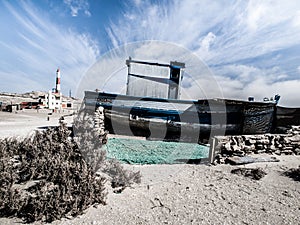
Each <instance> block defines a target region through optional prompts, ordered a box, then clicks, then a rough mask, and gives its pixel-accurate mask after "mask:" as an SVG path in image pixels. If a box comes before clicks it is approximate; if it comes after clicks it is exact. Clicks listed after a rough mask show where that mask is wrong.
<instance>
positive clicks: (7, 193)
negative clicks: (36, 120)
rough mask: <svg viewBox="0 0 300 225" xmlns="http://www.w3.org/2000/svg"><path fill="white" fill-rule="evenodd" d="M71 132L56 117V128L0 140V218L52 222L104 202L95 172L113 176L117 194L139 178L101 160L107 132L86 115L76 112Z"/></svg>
mask: <svg viewBox="0 0 300 225" xmlns="http://www.w3.org/2000/svg"><path fill="white" fill-rule="evenodd" d="M74 131H75V137H70V131H69V130H68V128H67V127H66V124H64V123H63V122H62V121H60V126H58V127H56V128H54V129H47V130H45V131H42V132H36V133H35V134H34V135H33V136H31V137H28V138H25V139H24V140H18V139H16V138H6V139H3V140H1V139H0V199H1V200H0V216H6V217H10V216H16V217H19V218H22V219H23V220H24V222H33V221H37V220H42V221H45V222H52V221H54V220H58V219H61V218H63V217H68V216H76V215H79V214H82V213H83V211H84V210H85V209H87V208H88V207H89V206H91V205H95V204H105V198H106V194H107V193H106V191H105V187H104V184H105V182H106V179H105V178H104V177H103V176H101V175H99V174H101V173H96V172H97V171H100V172H104V173H106V174H107V175H109V176H110V177H111V178H112V179H111V180H112V183H111V185H112V187H113V188H115V187H118V188H119V189H118V191H116V192H121V191H123V190H124V189H125V188H126V187H128V186H130V185H132V184H133V183H134V182H140V179H141V176H140V173H139V172H130V171H127V170H125V169H124V168H123V166H122V165H121V164H120V163H119V162H118V161H115V160H113V161H108V160H106V159H105V158H106V157H105V156H106V155H105V151H104V150H102V145H103V144H105V143H106V141H107V133H106V132H104V133H103V134H101V135H99V132H98V131H97V130H95V129H94V122H93V116H92V114H91V113H89V112H87V111H85V110H82V111H80V113H79V116H78V117H77V119H76V121H75V125H74Z"/></svg>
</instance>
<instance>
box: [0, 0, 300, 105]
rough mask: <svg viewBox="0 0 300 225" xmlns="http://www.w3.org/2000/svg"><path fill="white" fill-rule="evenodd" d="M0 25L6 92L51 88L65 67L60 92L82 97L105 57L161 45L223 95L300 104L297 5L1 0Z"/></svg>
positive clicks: (0, 71) (0, 87) (219, 0)
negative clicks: (198, 63) (186, 55)
mask: <svg viewBox="0 0 300 225" xmlns="http://www.w3.org/2000/svg"><path fill="white" fill-rule="evenodd" d="M0 18H1V20H0V23H1V26H0V32H1V36H0V49H1V51H0V77H1V82H0V92H6V91H7V92H18V93H22V92H28V91H32V90H42V91H47V90H50V89H51V88H52V87H53V86H54V82H55V71H56V68H57V67H60V69H61V76H62V89H63V93H64V94H68V93H69V90H72V93H75V92H76V90H77V89H78V84H79V83H80V82H82V80H83V79H84V77H85V75H86V73H87V71H89V68H91V67H92V66H93V65H94V64H95V63H96V62H98V61H99V60H101V59H102V58H103V55H105V54H106V53H107V52H108V51H110V50H112V49H115V48H119V46H123V45H126V44H128V43H132V42H139V41H145V40H158V41H164V42H167V43H172V44H174V45H177V46H180V47H183V48H185V49H187V50H188V51H190V52H191V53H192V54H194V55H196V56H197V57H199V58H200V59H201V60H202V61H203V62H204V63H205V64H206V65H207V66H208V67H209V69H210V70H211V72H212V74H213V76H214V79H215V80H216V81H217V82H218V88H220V89H221V91H222V95H223V96H222V97H226V98H238V99H246V98H247V97H248V96H254V97H255V99H257V100H261V99H262V98H263V97H265V96H267V97H271V96H274V95H275V94H277V93H278V94H280V95H281V96H282V98H281V101H280V104H281V105H285V106H300V100H299V96H300V38H299V37H300V4H299V3H298V1H297V0H294V1H293V0H290V1H280V0H277V1H269V0H265V1H254V0H253V1H246V0H240V1H225V0H216V1H211V0H185V1H180V0H168V1H157V0H156V1H142V0H128V1H121V0H93V1H92V0H90V1H88V0H61V1H59V0H57V1H54V0H52V1H50V0H40V1H5V0H1V1H0ZM170 60H174V59H173V58H170ZM175 60H176V59H175ZM123 66H124V65H123ZM109 75H110V74H101V73H99V76H104V77H105V76H109ZM124 76H125V75H124ZM204 77H205V76H204ZM186 81H187V82H189V80H188V79H186ZM195 81H196V83H201V85H202V86H205V87H207V90H206V92H209V93H214V89H215V86H214V85H211V80H210V79H201V77H200V78H199V77H198V78H194V80H191V81H190V85H188V86H189V91H190V92H191V93H198V92H197V88H198V87H197V85H196V86H193V83H194V82H195ZM95 85H96V86H97V84H95V83H94V84H93V85H91V89H92V88H94V87H95ZM99 88H100V89H101V84H99ZM193 97H195V98H203V97H205V96H203V95H201V94H199V95H193ZM212 97H214V96H213V95H212ZM215 97H220V96H215Z"/></svg>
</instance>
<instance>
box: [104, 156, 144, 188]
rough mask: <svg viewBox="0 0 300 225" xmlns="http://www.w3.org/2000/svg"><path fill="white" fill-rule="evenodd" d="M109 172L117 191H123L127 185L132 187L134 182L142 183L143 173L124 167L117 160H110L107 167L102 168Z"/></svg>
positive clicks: (112, 184)
mask: <svg viewBox="0 0 300 225" xmlns="http://www.w3.org/2000/svg"><path fill="white" fill-rule="evenodd" d="M102 171H103V172H104V173H106V174H108V175H109V176H110V177H111V178H112V179H111V186H112V188H115V190H114V192H115V193H121V192H122V191H123V190H125V188H126V187H130V186H131V185H132V184H134V183H141V173H140V171H138V172H133V171H129V170H126V169H124V167H123V166H122V165H121V164H120V162H119V161H117V160H114V159H113V160H109V161H108V162H107V164H106V167H105V168H104V169H103V170H102Z"/></svg>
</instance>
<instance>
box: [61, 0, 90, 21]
mask: <svg viewBox="0 0 300 225" xmlns="http://www.w3.org/2000/svg"><path fill="white" fill-rule="evenodd" d="M64 3H65V4H66V5H67V6H68V7H69V8H70V11H71V15H72V16H74V17H76V16H78V14H79V12H80V11H83V13H84V14H85V15H86V16H91V12H90V11H89V7H90V6H89V3H88V1H87V0H64Z"/></svg>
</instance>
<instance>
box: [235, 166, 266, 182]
mask: <svg viewBox="0 0 300 225" xmlns="http://www.w3.org/2000/svg"><path fill="white" fill-rule="evenodd" d="M231 173H233V174H237V175H243V176H245V177H249V178H251V179H253V180H260V179H261V178H263V177H264V176H265V175H267V173H266V172H265V171H264V170H263V169H262V168H237V169H233V170H231Z"/></svg>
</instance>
